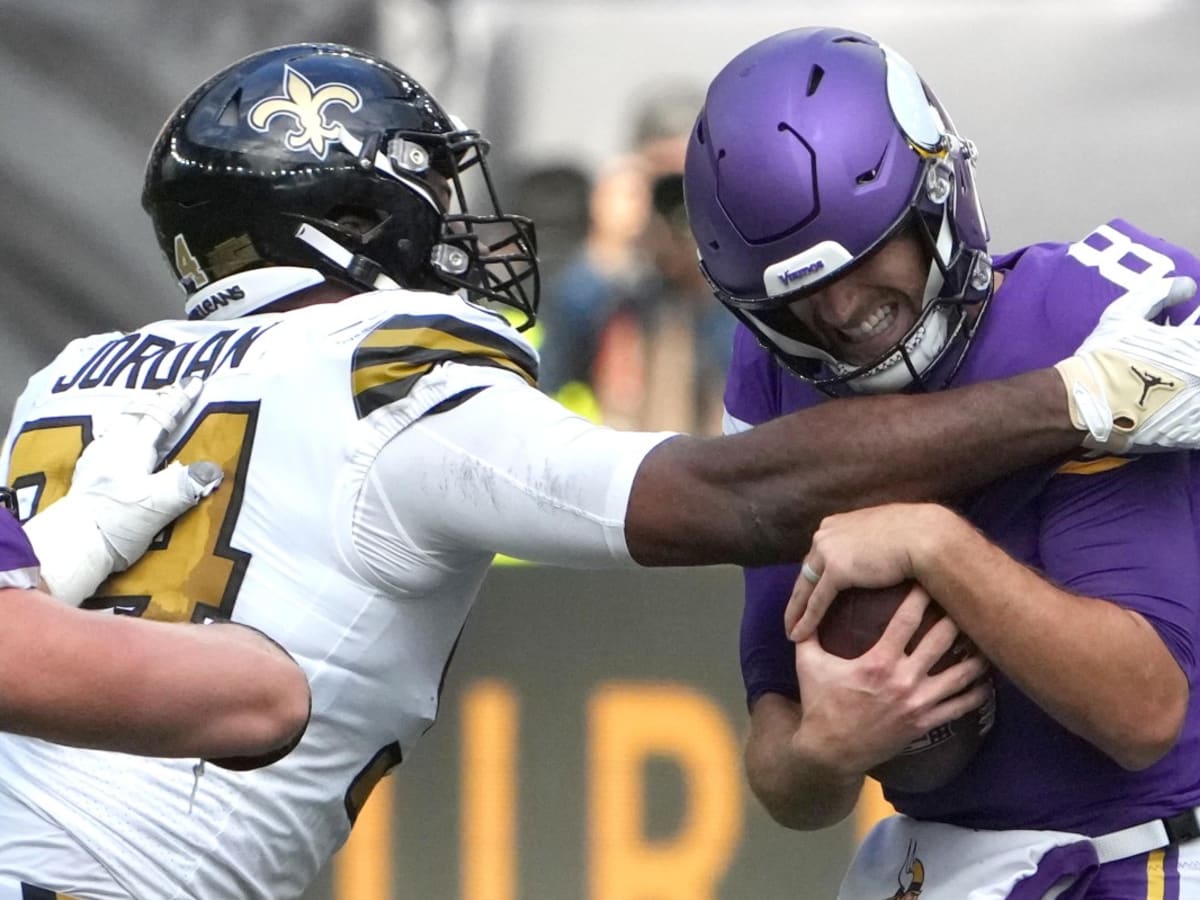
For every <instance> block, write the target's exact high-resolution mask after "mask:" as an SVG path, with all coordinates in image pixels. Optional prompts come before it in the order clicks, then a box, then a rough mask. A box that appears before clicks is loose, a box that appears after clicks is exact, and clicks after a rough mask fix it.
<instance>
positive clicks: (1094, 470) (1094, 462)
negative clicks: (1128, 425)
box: [1058, 456, 1133, 475]
mask: <svg viewBox="0 0 1200 900" xmlns="http://www.w3.org/2000/svg"><path fill="white" fill-rule="evenodd" d="M1131 462H1133V459H1132V458H1130V457H1128V456H1102V457H1100V458H1099V459H1078V460H1072V461H1071V462H1067V463H1063V464H1062V465H1061V466H1059V467H1058V474H1059V475H1099V474H1100V473H1102V472H1111V471H1112V470H1113V469H1119V468H1121V466H1123V465H1125V464H1126V463H1131Z"/></svg>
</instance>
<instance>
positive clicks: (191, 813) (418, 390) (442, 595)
mask: <svg viewBox="0 0 1200 900" xmlns="http://www.w3.org/2000/svg"><path fill="white" fill-rule="evenodd" d="M486 150H487V144H486V142H485V141H484V140H483V139H482V138H481V136H480V135H479V134H478V133H477V132H475V131H473V130H471V129H469V128H466V127H465V126H464V125H463V124H462V123H461V122H459V121H458V120H457V119H455V118H454V117H452V116H450V115H448V114H447V113H446V112H445V111H444V110H443V109H442V107H441V106H440V105H439V104H438V102H437V101H436V100H435V99H434V98H433V97H432V96H431V95H430V94H429V93H428V92H427V91H426V90H424V89H423V88H422V86H421V85H420V84H419V83H417V82H416V81H415V80H414V79H413V78H411V77H410V76H409V75H407V74H406V73H404V72H403V71H400V70H399V69H397V68H395V67H394V66H392V65H390V64H388V63H387V62H385V61H383V60H380V59H377V58H375V57H372V56H370V55H367V54H365V53H362V52H359V51H357V50H354V49H352V48H348V47H342V46H331V45H319V44H302V45H291V46H286V47H281V48H275V49H272V50H267V51H263V52H260V53H257V54H254V55H252V56H250V57H248V58H246V59H244V60H242V61H240V62H237V63H235V64H234V65H232V66H231V67H230V68H228V69H226V70H224V71H222V72H220V73H218V74H216V75H215V76H214V77H213V78H211V79H210V80H209V81H207V82H205V83H204V84H203V85H201V86H200V87H199V88H197V89H196V90H195V91H194V92H193V93H192V94H191V95H190V96H189V97H188V98H187V99H185V100H184V102H183V104H182V105H181V106H180V107H179V108H178V110H177V111H176V112H175V113H174V114H172V115H171V117H170V118H169V119H168V121H167V123H166V125H165V126H164V128H163V130H162V132H161V134H160V135H159V137H158V140H157V142H156V143H155V145H154V148H153V150H152V151H151V154H150V159H149V162H148V165H147V172H146V181H145V189H144V193H143V204H144V206H145V208H146V209H147V211H148V212H149V214H150V217H151V219H152V220H153V222H154V227H155V229H156V232H157V235H158V239H159V243H160V245H161V247H162V249H163V250H164V252H165V254H166V257H167V260H168V262H169V264H170V266H171V269H172V271H173V273H174V275H175V277H176V278H177V280H178V282H179V285H180V287H181V288H182V289H183V291H184V295H185V299H184V301H183V306H182V310H181V311H179V312H176V314H175V317H173V318H166V319H164V320H162V321H158V322H154V323H151V324H148V325H146V326H145V327H143V328H140V329H138V330H136V331H134V332H131V333H128V334H121V333H110V334H102V335H97V336H94V337H90V338H84V339H82V340H79V341H75V342H73V343H72V344H70V345H69V346H68V347H67V349H66V350H64V351H63V353H62V354H61V355H60V356H59V357H58V358H57V359H56V360H55V361H54V362H52V363H51V364H50V365H49V366H48V367H46V368H45V369H44V370H43V371H41V372H39V373H38V374H36V375H35V376H34V377H33V378H32V379H31V380H30V382H29V385H28V387H27V389H26V390H25V392H24V393H23V394H22V396H21V398H20V400H19V401H18V404H17V408H16V411H15V415H14V418H13V425H12V428H11V430H10V433H9V435H8V437H7V440H6V442H5V446H4V455H3V460H2V462H3V464H4V466H5V467H6V468H7V470H8V472H9V474H10V477H12V478H16V479H19V478H26V479H35V480H36V479H39V478H41V477H42V476H43V474H45V480H46V491H47V492H50V491H51V489H52V488H59V489H60V488H61V485H58V484H56V482H55V479H54V477H53V476H52V471H53V470H48V469H47V467H48V466H49V465H50V464H51V463H52V462H57V461H59V460H64V461H65V460H70V459H72V458H73V455H74V454H75V453H76V452H77V448H78V434H79V429H80V428H81V427H86V423H88V422H89V421H91V420H92V419H93V418H94V417H96V416H101V415H105V414H106V413H107V412H108V411H109V410H111V409H112V408H114V407H115V406H116V405H117V404H119V403H121V402H123V400H124V399H125V398H126V397H127V396H128V395H129V394H130V392H132V391H137V390H143V389H149V388H156V387H157V386H159V385H162V384H167V383H172V382H174V381H177V380H179V379H181V378H184V377H187V376H198V377H202V378H203V379H204V380H205V389H204V403H203V404H201V405H199V406H198V408H197V409H195V410H193V411H192V412H191V413H189V414H188V417H187V420H186V421H185V422H184V423H183V425H182V426H181V427H180V428H179V429H177V430H176V432H175V433H174V434H173V435H172V438H173V440H174V445H173V447H172V449H171V450H170V457H171V458H172V459H178V460H180V461H181V462H183V463H189V462H192V461H195V460H197V459H208V460H214V461H216V462H218V463H219V464H220V465H221V467H222V469H223V471H224V475H225V480H224V482H223V483H222V485H221V487H220V488H219V489H218V490H217V491H216V492H215V493H214V495H213V496H212V497H211V498H210V499H209V501H208V502H206V503H205V504H204V505H203V506H202V507H201V508H200V509H199V510H197V511H196V512H195V513H193V514H192V515H190V516H188V517H187V518H186V519H183V520H181V521H180V523H179V524H177V525H176V527H175V528H174V529H173V530H172V531H171V533H170V534H169V535H168V536H167V537H166V538H165V539H164V540H163V541H162V542H161V543H160V544H158V545H156V548H155V550H154V551H153V552H151V553H149V554H148V555H147V556H146V557H145V558H144V559H143V560H141V561H140V562H139V563H137V564H135V565H134V566H131V567H130V568H129V569H128V570H127V571H126V572H123V573H120V574H119V575H117V576H114V577H112V578H110V579H109V580H108V581H106V582H105V583H104V584H103V585H101V587H100V588H99V589H98V591H97V593H96V595H95V596H94V597H93V598H92V600H91V601H89V602H90V603H91V604H93V605H105V604H108V605H112V606H116V607H120V608H125V609H128V610H130V611H133V612H139V613H141V614H143V615H146V616H150V617H153V618H160V619H181V620H190V619H195V618H197V617H203V616H208V615H219V616H222V617H227V618H231V619H232V620H233V621H235V622H244V623H247V624H250V625H253V626H255V627H259V628H262V629H263V630H265V631H267V632H269V633H270V634H272V635H273V636H275V637H276V638H278V639H279V640H280V642H281V643H282V644H283V645H284V646H285V647H286V648H287V650H288V651H289V652H290V653H291V654H292V655H293V656H295V657H296V658H297V659H298V660H300V662H301V664H302V665H303V666H304V668H305V669H306V671H308V672H309V673H310V676H311V684H312V691H313V716H312V721H311V722H310V724H309V727H308V731H307V732H306V734H305V736H304V739H303V740H301V742H300V743H299V745H298V746H297V747H296V748H295V750H293V751H292V753H291V754H290V755H289V756H288V757H286V758H285V759H284V760H282V761H281V762H279V763H277V764H275V765H273V766H269V767H265V768H262V769H260V770H257V771H254V772H249V773H230V772H227V771H224V770H214V769H209V770H208V771H207V772H206V773H205V774H204V776H203V777H201V778H198V779H197V778H194V777H193V773H192V770H191V768H190V767H189V766H188V765H187V764H186V763H184V762H180V761H172V760H153V759H134V758H132V757H120V758H113V757H108V756H100V755H97V754H94V753H90V752H87V751H82V750H74V749H68V748H62V747H55V746H51V745H47V744H41V743H36V742H33V741H28V740H23V739H20V738H5V739H0V878H8V879H10V880H11V881H13V882H17V881H23V882H26V883H31V884H34V885H39V886H40V887H42V888H43V889H47V890H52V891H63V890H71V891H73V892H75V893H83V894H84V895H87V894H88V893H89V892H92V893H95V894H97V895H102V896H113V897H116V896H130V897H139V898H160V897H170V896H192V897H204V898H217V897H237V898H268V897H269V898H276V900H277V898H286V897H298V896H300V895H301V894H302V893H303V891H304V889H305V887H306V885H307V884H308V883H309V882H310V881H311V880H312V878H313V877H314V875H315V874H316V873H317V872H318V870H319V869H320V868H321V866H322V865H323V864H324V863H325V862H326V861H327V860H328V859H329V858H330V856H331V855H332V854H333V852H334V851H335V850H336V849H337V848H338V847H339V846H340V845H341V844H342V842H343V841H344V840H345V839H346V837H347V835H348V833H349V830H350V825H351V822H352V821H353V820H354V817H355V815H356V814H357V813H358V811H359V809H360V807H361V804H362V802H363V800H364V799H365V797H366V796H367V795H368V793H369V791H370V789H371V787H372V786H373V785H374V784H375V783H376V782H377V781H378V779H379V778H380V777H381V776H382V774H383V773H385V772H386V771H387V770H388V769H389V768H391V767H392V766H394V765H395V764H397V763H399V762H400V761H401V760H402V759H403V758H404V757H405V755H406V754H408V753H409V752H410V750H411V749H412V747H413V745H414V743H415V742H416V741H417V739H418V738H419V737H420V735H421V734H422V733H423V732H424V731H425V730H426V729H427V728H429V726H430V724H431V722H432V721H433V719H434V717H435V715H436V713H437V706H438V693H439V688H440V684H441V680H442V676H443V672H444V669H445V667H446V665H447V663H448V660H449V658H450V656H451V652H452V650H453V648H454V645H455V641H456V640H457V637H458V635H459V633H460V631H461V630H462V628H463V625H464V621H465V619H466V617H467V615H468V613H469V611H470V609H471V605H472V603H473V602H474V600H475V597H476V594H477V593H478V591H479V587H480V585H481V583H482V582H483V579H484V576H485V574H486V572H487V570H488V567H489V565H490V563H491V561H492V558H493V556H494V554H496V553H497V552H500V553H505V554H508V555H510V556H515V557H521V558H524V559H529V560H534V561H538V562H542V563H550V564H557V565H566V566H589V567H596V566H632V565H699V564H708V563H717V562H740V563H743V564H753V563H763V562H770V561H780V560H787V559H793V560H795V559H799V557H800V555H801V554H802V552H803V550H804V548H805V547H806V546H807V540H808V537H809V535H810V533H811V531H812V530H813V529H814V528H815V526H816V524H817V522H818V520H819V518H820V516H822V515H823V514H825V513H828V512H832V511H835V510H838V509H841V508H845V507H847V506H855V505H862V504H864V503H867V502H870V501H879V500H884V499H912V498H925V497H933V496H943V495H946V494H949V493H955V492H961V491H964V490H967V489H970V488H977V487H979V486H980V485H981V484H984V483H986V482H987V481H989V480H990V479H992V478H994V477H996V476H997V475H999V474H1000V473H1002V472H1004V471H1008V470H1010V469H1013V468H1016V467H1019V466H1023V465H1029V464H1032V463H1035V462H1038V461H1041V460H1045V459H1047V458H1051V457H1055V456H1058V455H1062V454H1067V453H1069V452H1071V451H1073V450H1075V449H1077V448H1078V446H1079V445H1080V442H1081V441H1082V440H1083V438H1084V437H1085V436H1086V432H1085V431H1083V430H1081V429H1080V428H1079V427H1078V426H1077V425H1075V424H1074V423H1073V422H1072V419H1071V408H1072V406H1073V405H1074V406H1077V405H1078V404H1079V403H1080V402H1087V403H1088V404H1090V407H1091V408H1093V409H1094V410H1095V415H1096V417H1097V418H1102V417H1103V416H1104V415H1105V414H1106V413H1105V410H1107V409H1110V408H1120V409H1122V410H1124V409H1125V407H1124V405H1123V398H1124V393H1127V392H1128V391H1129V390H1130V389H1131V388H1130V387H1129V386H1128V385H1126V386H1124V388H1123V389H1118V388H1119V387H1120V386H1114V391H1115V393H1114V392H1113V391H1110V392H1109V393H1107V394H1106V393H1105V392H1104V391H1102V390H1101V389H1099V388H1093V389H1090V390H1089V391H1088V392H1087V393H1086V394H1084V395H1081V396H1077V395H1073V394H1069V393H1068V392H1067V391H1065V390H1064V389H1063V382H1062V379H1061V377H1060V375H1059V374H1058V373H1057V372H1056V371H1055V370H1054V369H1051V368H1042V369H1040V370H1038V371H1036V372H1032V373H1029V374H1025V375H1022V376H1019V377H1017V378H1016V379H1013V380H1011V381H1007V382H1000V383H993V384H987V385H978V386H975V387H972V388H969V389H967V390H965V391H963V392H962V394H961V399H962V401H963V402H956V400H955V398H950V397H943V396H937V395H931V396H926V397H893V398H870V399H865V400H852V401H846V402H845V403H844V404H840V405H839V404H830V405H826V406H822V407H820V408H818V409H815V410H812V411H809V412H806V413H803V414H802V415H798V416H795V417H792V418H784V419H780V420H779V421H777V422H774V423H771V424H767V425H764V426H763V427H762V428H757V429H754V430H752V431H749V432H747V433H745V434H741V435H737V436H733V437H723V438H716V439H698V438H692V437H689V436H685V435H673V434H641V433H620V432H617V431H614V430H612V429H607V428H603V427H599V426H596V425H593V424H591V423H589V422H587V421H584V420H583V419H581V418H578V417H576V416H574V415H572V414H570V413H569V412H568V411H567V410H565V409H564V408H563V407H561V406H559V405H558V404H556V403H555V402H553V401H552V400H550V399H549V398H547V397H546V396H545V395H543V394H541V393H539V391H538V390H537V389H536V386H535V385H536V373H537V357H536V355H535V353H534V351H533V349H532V348H531V347H530V345H529V344H528V343H527V342H526V340H525V339H524V338H523V337H522V335H521V332H520V328H521V327H524V325H526V324H528V323H529V322H531V321H532V320H533V317H534V315H535V313H536V306H537V293H538V290H537V282H538V270H537V264H536V259H535V245H534V233H533V227H532V224H531V223H530V222H529V221H528V220H526V219H524V218H522V217H520V216H518V215H513V214H510V213H506V212H503V211H502V210H501V208H500V203H499V200H498V197H497V194H496V191H495V190H494V189H493V186H492V182H491V178H490V174H489V170H488V166H487V161H486V158H485V153H486ZM472 179H474V186H473V189H469V188H468V184H469V183H470V182H471V180H472ZM164 308H165V309H166V307H164ZM510 315H511V317H512V319H513V320H515V322H514V323H513V324H510V318H509V316H510ZM1113 316H1114V317H1116V318H1117V319H1118V320H1121V321H1123V322H1124V323H1125V324H1126V325H1130V326H1132V324H1133V323H1132V322H1131V321H1130V319H1131V318H1132V319H1136V320H1137V322H1139V323H1140V322H1141V316H1140V314H1139V313H1138V312H1137V311H1136V309H1127V308H1126V307H1118V308H1117V309H1116V310H1114V312H1113ZM514 324H515V325H516V327H514ZM1118 331H1119V329H1115V330H1114V329H1110V330H1109V331H1108V332H1106V333H1105V335H1103V336H1102V338H1101V339H1100V345H1101V347H1102V349H1104V350H1106V351H1110V352H1112V353H1114V354H1116V355H1118V356H1119V357H1120V358H1121V359H1125V360H1130V361H1134V362H1137V363H1140V362H1141V360H1142V359H1143V358H1144V355H1145V354H1146V353H1159V352H1169V351H1170V349H1171V348H1178V347H1179V346H1180V344H1181V341H1184V338H1183V335H1182V330H1180V329H1169V328H1154V329H1152V330H1151V332H1150V334H1149V337H1148V338H1147V340H1146V341H1144V342H1141V343H1138V344H1135V343H1134V342H1132V341H1129V340H1127V339H1126V337H1125V336H1124V335H1122V334H1120V333H1118ZM1139 341H1140V338H1139ZM1189 346H1190V345H1189ZM1139 347H1142V348H1143V349H1139ZM1096 352H1098V351H1095V350H1089V351H1088V353H1089V354H1091V355H1095V353H1096ZM1064 355H1066V356H1070V355H1071V354H1070V353H1069V351H1068V352H1066V353H1065V354H1064ZM1086 358H1091V356H1088V357H1086ZM1054 361H1055V360H1049V361H1048V362H1054ZM1198 372H1200V358H1198V359H1192V360H1191V367H1190V369H1189V370H1188V378H1187V379H1183V378H1181V379H1179V383H1178V384H1177V385H1175V387H1174V388H1173V389H1172V397H1174V398H1177V399H1178V400H1179V402H1180V403H1182V404H1183V405H1184V406H1185V407H1186V409H1187V412H1186V413H1185V414H1184V421H1183V423H1182V426H1181V430H1179V431H1172V432H1171V433H1169V434H1168V433H1167V432H1165V431H1164V430H1163V429H1162V428H1160V426H1159V419H1156V418H1155V417H1154V416H1138V417H1137V420H1136V422H1134V423H1132V424H1131V426H1130V429H1131V431H1132V432H1133V435H1132V438H1131V440H1130V441H1129V444H1128V449H1131V450H1145V449H1150V448H1155V447H1156V448H1162V447H1164V446H1172V445H1174V444H1175V442H1176V441H1178V440H1185V441H1187V442H1190V443H1195V442H1196V441H1197V440H1198V439H1200V397H1198V396H1197V394H1198V391H1197V389H1196V386H1197V379H1196V377H1195V376H1196V374H1197V373H1198ZM1122 391H1123V392H1124V393H1122ZM1114 403H1119V404H1121V405H1119V406H1118V407H1113V406H1112V404H1114ZM862 415H866V416H869V417H870V418H871V420H872V423H873V429H874V432H875V433H874V436H873V439H872V440H866V441H864V439H863V437H862V434H861V432H851V430H850V429H849V428H848V427H847V426H848V424H849V423H851V422H857V421H859V420H860V416H862ZM1109 416H1110V418H1111V414H1109ZM34 435H39V436H40V437H41V438H42V440H41V441H40V452H39V453H37V454H36V455H35V454H34V453H33V452H32V450H33V444H32V440H33V436H34ZM883 445H886V446H888V448H889V453H888V455H887V459H886V461H885V460H883V459H881V458H880V456H879V454H878V453H877V452H876V448H877V447H878V446H883ZM935 458H937V459H939V464H938V465H936V466H934V465H930V460H931V459H935ZM781 615H782V613H781ZM31 838H32V839H33V840H34V842H35V843H36V845H37V847H38V848H39V849H38V851H37V852H36V854H35V853H32V852H30V851H29V850H28V849H27V847H28V842H29V841H30V839H31Z"/></svg>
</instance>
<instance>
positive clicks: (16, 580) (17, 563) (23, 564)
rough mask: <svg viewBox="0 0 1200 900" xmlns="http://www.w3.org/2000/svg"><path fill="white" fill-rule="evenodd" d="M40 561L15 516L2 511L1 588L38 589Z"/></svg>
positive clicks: (0, 539)
mask: <svg viewBox="0 0 1200 900" xmlns="http://www.w3.org/2000/svg"><path fill="white" fill-rule="evenodd" d="M37 583H38V560H37V557H36V556H35V555H34V553H33V547H32V546H31V545H30V543H29V538H27V537H25V532H24V531H22V530H21V526H20V524H19V523H18V522H17V520H16V518H15V517H14V516H11V515H9V514H8V512H7V511H5V510H0V588H13V587H15V588H31V587H37Z"/></svg>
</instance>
